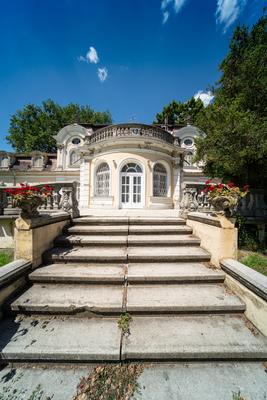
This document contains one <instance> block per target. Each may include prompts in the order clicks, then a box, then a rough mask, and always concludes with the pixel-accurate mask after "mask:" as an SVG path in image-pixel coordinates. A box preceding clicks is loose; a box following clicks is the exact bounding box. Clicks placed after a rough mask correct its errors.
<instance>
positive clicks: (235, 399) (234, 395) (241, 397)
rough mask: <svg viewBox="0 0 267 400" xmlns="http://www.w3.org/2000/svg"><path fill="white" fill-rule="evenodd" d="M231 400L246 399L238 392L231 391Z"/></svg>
mask: <svg viewBox="0 0 267 400" xmlns="http://www.w3.org/2000/svg"><path fill="white" fill-rule="evenodd" d="M232 400H246V399H245V397H243V396H241V394H240V392H238V393H233V397H232Z"/></svg>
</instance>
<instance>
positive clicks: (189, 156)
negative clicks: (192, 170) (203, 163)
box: [184, 151, 194, 166]
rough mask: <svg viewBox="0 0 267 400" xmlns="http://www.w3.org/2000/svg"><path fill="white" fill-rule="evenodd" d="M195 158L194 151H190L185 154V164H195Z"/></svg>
mask: <svg viewBox="0 0 267 400" xmlns="http://www.w3.org/2000/svg"><path fill="white" fill-rule="evenodd" d="M193 158H194V155H193V153H192V152H191V151H190V152H188V153H187V154H186V155H185V156H184V160H185V166H186V165H193Z"/></svg>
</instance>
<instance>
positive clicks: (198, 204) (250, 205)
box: [180, 185, 267, 221]
mask: <svg viewBox="0 0 267 400" xmlns="http://www.w3.org/2000/svg"><path fill="white" fill-rule="evenodd" d="M203 189H204V185H201V186H195V187H193V186H188V185H187V186H186V187H184V188H183V196H182V200H181V203H180V209H181V211H182V212H183V213H187V212H191V211H200V212H207V213H209V212H212V210H213V207H212V206H211V205H210V204H209V201H208V196H207V194H205V193H203ZM237 214H238V215H242V216H243V217H245V218H249V219H255V220H259V221H260V220H266V219H267V204H266V203H265V201H264V192H263V190H253V191H251V192H249V193H248V195H247V196H245V197H244V198H243V199H241V201H240V204H239V206H238V209H237Z"/></svg>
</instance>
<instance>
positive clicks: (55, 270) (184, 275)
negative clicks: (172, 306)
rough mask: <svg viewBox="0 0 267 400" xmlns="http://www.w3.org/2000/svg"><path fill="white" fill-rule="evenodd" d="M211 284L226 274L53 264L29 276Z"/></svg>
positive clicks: (183, 267) (180, 267)
mask: <svg viewBox="0 0 267 400" xmlns="http://www.w3.org/2000/svg"><path fill="white" fill-rule="evenodd" d="M125 278H127V280H128V282H130V283H190V284H195V283H208V282H214V283H216V282H217V283H218V282H223V281H224V279H225V274H224V273H223V272H222V271H220V270H213V269H210V268H207V267H206V266H205V265H203V264H201V263H139V264H138V263H137V264H129V265H128V266H127V265H126V264H118V263H117V264H110V263H109V264H71V263H68V264H63V263H61V264H52V265H48V266H43V267H40V268H38V269H36V270H35V271H33V272H32V273H31V274H30V275H29V279H30V280H31V281H32V282H51V283H99V284H103V283H112V284H113V283H118V284H121V283H122V282H123V281H124V279H125Z"/></svg>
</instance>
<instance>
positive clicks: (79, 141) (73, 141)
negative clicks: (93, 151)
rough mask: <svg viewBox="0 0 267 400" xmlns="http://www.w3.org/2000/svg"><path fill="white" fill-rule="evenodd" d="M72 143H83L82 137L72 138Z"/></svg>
mask: <svg viewBox="0 0 267 400" xmlns="http://www.w3.org/2000/svg"><path fill="white" fill-rule="evenodd" d="M71 143H72V144H76V145H77V144H80V143H81V139H79V138H74V139H72V141H71Z"/></svg>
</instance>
